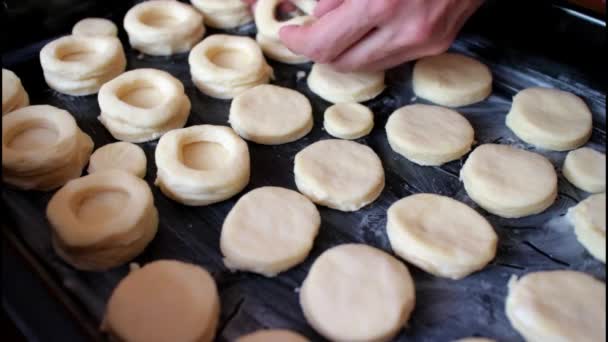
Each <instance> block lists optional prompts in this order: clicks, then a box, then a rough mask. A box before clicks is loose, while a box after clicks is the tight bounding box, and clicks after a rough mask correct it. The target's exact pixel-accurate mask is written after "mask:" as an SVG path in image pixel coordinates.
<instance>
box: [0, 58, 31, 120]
mask: <svg viewBox="0 0 608 342" xmlns="http://www.w3.org/2000/svg"><path fill="white" fill-rule="evenodd" d="M29 104H30V98H29V96H28V94H27V92H26V91H25V89H24V88H23V84H21V79H19V77H17V75H15V73H14V72H12V71H10V70H8V69H2V115H5V114H8V113H10V112H12V111H14V110H17V109H19V108H23V107H25V106H28V105H29Z"/></svg>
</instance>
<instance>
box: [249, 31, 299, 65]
mask: <svg viewBox="0 0 608 342" xmlns="http://www.w3.org/2000/svg"><path fill="white" fill-rule="evenodd" d="M255 40H256V41H257V42H258V45H260V48H262V51H263V52H264V55H266V57H268V58H270V59H273V60H275V61H278V62H281V63H285V64H303V63H308V62H310V58H308V57H306V56H302V55H296V54H295V53H293V52H291V50H289V49H288V48H287V47H286V46H285V45H283V43H282V42H281V41H280V40H278V39H273V38H270V37H268V36H265V35H263V34H261V33H258V34H257V35H256V36H255Z"/></svg>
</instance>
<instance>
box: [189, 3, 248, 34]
mask: <svg viewBox="0 0 608 342" xmlns="http://www.w3.org/2000/svg"><path fill="white" fill-rule="evenodd" d="M190 2H191V3H192V6H194V7H195V8H196V9H198V10H199V11H201V12H202V13H203V16H204V17H205V25H207V26H209V27H213V28H218V29H233V28H237V27H239V26H241V25H244V24H246V23H248V22H250V21H252V20H253V16H252V14H251V11H250V10H249V6H248V5H247V4H246V3H245V2H244V1H242V0H190Z"/></svg>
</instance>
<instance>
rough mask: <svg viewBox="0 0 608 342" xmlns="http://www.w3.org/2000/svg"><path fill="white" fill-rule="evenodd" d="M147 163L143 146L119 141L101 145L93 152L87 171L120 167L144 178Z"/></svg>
mask: <svg viewBox="0 0 608 342" xmlns="http://www.w3.org/2000/svg"><path fill="white" fill-rule="evenodd" d="M146 164H147V161H146V154H145V153H144V150H142V149H141V147H139V146H137V145H134V144H131V143H128V142H117V143H113V144H108V145H105V146H103V147H100V148H98V149H97V150H96V151H95V152H93V154H92V155H91V159H90V160H89V168H88V170H87V172H88V173H95V172H99V171H105V170H115V169H118V170H123V171H126V172H129V173H130V174H132V175H135V176H137V177H139V178H144V177H145V176H146Z"/></svg>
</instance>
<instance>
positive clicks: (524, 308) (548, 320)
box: [506, 271, 606, 342]
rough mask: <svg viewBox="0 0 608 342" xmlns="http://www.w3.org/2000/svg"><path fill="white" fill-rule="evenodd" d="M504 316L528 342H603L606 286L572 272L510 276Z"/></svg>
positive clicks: (579, 273)
mask: <svg viewBox="0 0 608 342" xmlns="http://www.w3.org/2000/svg"><path fill="white" fill-rule="evenodd" d="M506 313H507V317H508V318H509V321H510V322H511V325H513V327H514V328H515V330H517V331H518V332H519V333H520V334H521V335H522V336H523V337H524V338H525V339H526V341H529V342H545V341H555V342H568V341H589V342H592V341H594V342H595V341H598V342H599V341H605V340H606V284H604V283H603V282H601V281H599V280H596V279H595V278H593V277H591V276H589V275H587V274H585V273H582V272H574V271H547V272H535V273H529V274H527V275H525V276H523V277H522V278H520V279H517V278H516V277H515V276H513V277H512V278H511V280H510V281H509V295H508V296H507V300H506Z"/></svg>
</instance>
